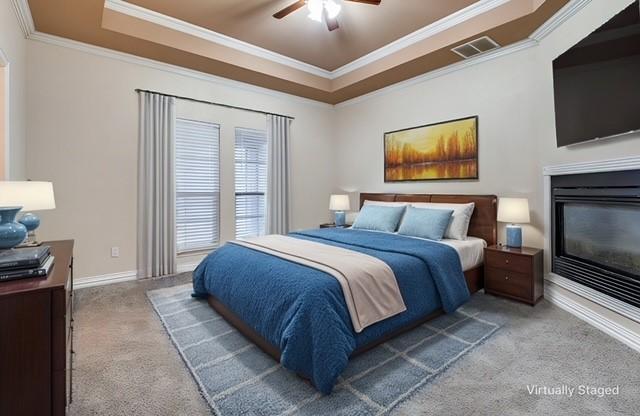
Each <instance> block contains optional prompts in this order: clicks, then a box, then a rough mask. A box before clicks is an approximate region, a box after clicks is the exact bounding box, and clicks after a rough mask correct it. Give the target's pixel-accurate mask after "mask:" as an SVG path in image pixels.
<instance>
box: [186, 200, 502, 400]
mask: <svg viewBox="0 0 640 416" xmlns="http://www.w3.org/2000/svg"><path fill="white" fill-rule="evenodd" d="M364 201H386V202H436V203H468V202H473V203H474V204H475V209H474V212H473V216H472V217H471V221H470V223H469V231H468V236H470V237H471V238H470V239H469V241H458V242H453V241H442V242H433V241H428V240H422V239H415V238H411V237H404V236H398V235H394V234H389V233H380V232H373V231H360V230H348V229H347V230H345V229H321V230H307V231H300V232H294V233H291V234H290V236H292V237H295V238H297V239H300V240H305V241H310V242H316V243H322V244H326V245H330V246H335V247H341V248H346V249H348V250H353V251H357V252H360V253H363V254H366V255H369V256H373V257H376V258H378V259H380V260H382V261H383V262H385V263H386V264H388V265H389V267H390V268H391V269H392V270H393V272H394V273H395V276H396V278H397V283H398V286H399V290H400V292H401V293H402V297H403V298H404V302H405V304H406V311H404V312H402V313H399V314H397V315H395V316H392V317H390V318H387V319H385V320H383V321H381V322H377V323H375V324H373V325H371V326H368V327H366V328H365V329H364V330H362V331H361V332H356V331H355V330H354V326H352V325H351V321H350V320H349V311H348V310H347V306H346V305H345V295H344V294H343V292H342V291H341V288H340V285H339V284H338V283H337V281H336V280H335V279H333V278H331V277H330V276H327V274H326V273H323V272H322V271H319V270H316V269H312V268H309V267H305V266H304V265H301V264H297V263H293V262H290V261H287V260H285V259H282V258H279V257H275V256H273V255H269V254H267V253H264V252H259V251H255V250H252V249H251V248H247V247H243V246H239V245H236V244H226V245H225V246H223V247H221V248H219V249H218V250H216V251H214V252H212V253H211V254H210V255H209V256H207V258H206V259H205V260H203V262H202V263H201V264H200V265H199V266H198V268H197V269H196V270H195V272H194V282H193V283H194V294H195V295H196V296H200V297H206V298H207V300H208V303H209V304H210V305H211V307H213V309H215V310H216V311H217V312H218V313H219V314H220V315H222V316H223V317H224V318H225V319H226V320H227V321H228V322H229V323H230V324H232V325H233V326H235V327H236V328H237V329H238V330H239V331H240V332H241V333H243V334H244V335H245V336H246V337H248V338H249V339H251V340H252V341H253V342H254V343H255V344H256V345H257V346H258V347H260V348H261V349H262V350H263V351H265V352H266V353H268V354H269V355H271V356H272V357H273V358H274V359H276V360H278V361H280V362H281V363H282V365H283V366H284V367H285V368H288V369H289V370H291V371H293V372H295V373H297V374H299V375H300V376H302V377H304V378H306V379H309V380H310V381H311V382H312V383H313V384H314V386H315V387H316V388H317V389H318V390H319V391H320V392H322V393H324V394H329V393H330V392H331V390H332V389H333V386H334V385H335V383H336V381H337V379H338V377H339V376H340V374H341V373H342V371H343V370H344V368H345V367H346V365H347V363H348V360H349V358H350V357H354V356H356V355H358V354H361V353H362V352H364V351H367V350H368V349H371V348H373V347H375V346H376V345H379V344H380V343H383V342H385V341H387V340H389V339H390V338H392V337H395V336H397V335H399V334H400V333H403V332H406V331H408V330H410V329H412V328H415V327H416V326H418V325H421V324H422V323H424V322H426V321H429V320H431V319H434V318H435V317H437V316H439V315H441V314H442V313H445V312H452V311H453V310H455V309H456V308H457V307H458V306H460V305H461V304H462V303H464V302H465V301H466V300H467V299H468V296H469V294H471V293H474V292H476V291H478V290H479V289H481V288H482V287H483V274H482V270H483V269H482V264H481V254H478V253H481V252H482V247H484V245H485V244H488V245H491V244H495V243H496V239H497V224H496V208H497V198H496V197H495V196H494V195H428V194H386V193H385V194H377V193H376V194H373V193H363V194H361V195H360V205H361V206H362V205H363V204H364ZM479 247H480V248H479ZM478 256H480V257H479V258H478ZM463 268H464V270H463Z"/></svg>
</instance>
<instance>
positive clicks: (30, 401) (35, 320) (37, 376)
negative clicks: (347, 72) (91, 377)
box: [0, 240, 73, 416]
mask: <svg viewBox="0 0 640 416" xmlns="http://www.w3.org/2000/svg"><path fill="white" fill-rule="evenodd" d="M43 244H46V245H49V246H50V247H51V254H52V255H53V256H55V263H54V266H53V269H52V270H51V272H50V273H49V275H48V276H47V277H46V278H32V279H23V280H14V281H9V282H3V283H0V415H11V416H23V415H24V416H31V415H34V416H46V415H64V414H65V413H66V409H67V406H68V405H69V403H71V397H72V396H71V394H72V390H71V384H72V364H73V354H72V351H73V240H65V241H50V242H45V243H43Z"/></svg>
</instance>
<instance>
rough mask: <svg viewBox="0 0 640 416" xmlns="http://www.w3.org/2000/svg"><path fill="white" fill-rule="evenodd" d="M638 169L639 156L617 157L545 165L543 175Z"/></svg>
mask: <svg viewBox="0 0 640 416" xmlns="http://www.w3.org/2000/svg"><path fill="white" fill-rule="evenodd" d="M634 169H640V157H638V156H633V157H623V158H619V159H608V160H598V161H595V162H577V163H566V164H562V165H551V166H545V167H544V168H543V169H542V173H543V175H544V176H556V175H575V174H579V173H595V172H614V171H620V170H634Z"/></svg>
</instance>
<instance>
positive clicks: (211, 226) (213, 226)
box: [175, 118, 220, 253]
mask: <svg viewBox="0 0 640 416" xmlns="http://www.w3.org/2000/svg"><path fill="white" fill-rule="evenodd" d="M175 159H176V244H177V250H178V253H181V252H185V251H193V250H202V249H210V248H213V247H216V246H217V245H218V242H219V240H220V231H219V230H220V228H219V222H220V221H219V219H220V214H219V212H220V126H219V125H217V124H213V123H206V122H201V121H193V120H186V119H180V118H179V119H177V120H176V156H175Z"/></svg>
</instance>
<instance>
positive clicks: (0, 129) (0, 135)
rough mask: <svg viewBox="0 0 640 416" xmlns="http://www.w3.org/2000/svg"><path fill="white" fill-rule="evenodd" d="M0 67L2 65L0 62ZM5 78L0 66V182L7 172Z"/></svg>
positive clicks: (4, 71) (2, 67)
mask: <svg viewBox="0 0 640 416" xmlns="http://www.w3.org/2000/svg"><path fill="white" fill-rule="evenodd" d="M0 65H2V63H1V62H0ZM5 76H6V70H5V68H4V66H0V180H4V179H6V178H5V176H7V175H6V174H7V172H5V163H6V159H5V158H6V157H7V156H6V146H7V142H6V140H7V139H6V136H7V134H6V132H5V128H6V125H5V121H4V120H5V106H6V105H5V100H6V98H7V96H6V95H5V94H6V91H5V88H4V84H5Z"/></svg>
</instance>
